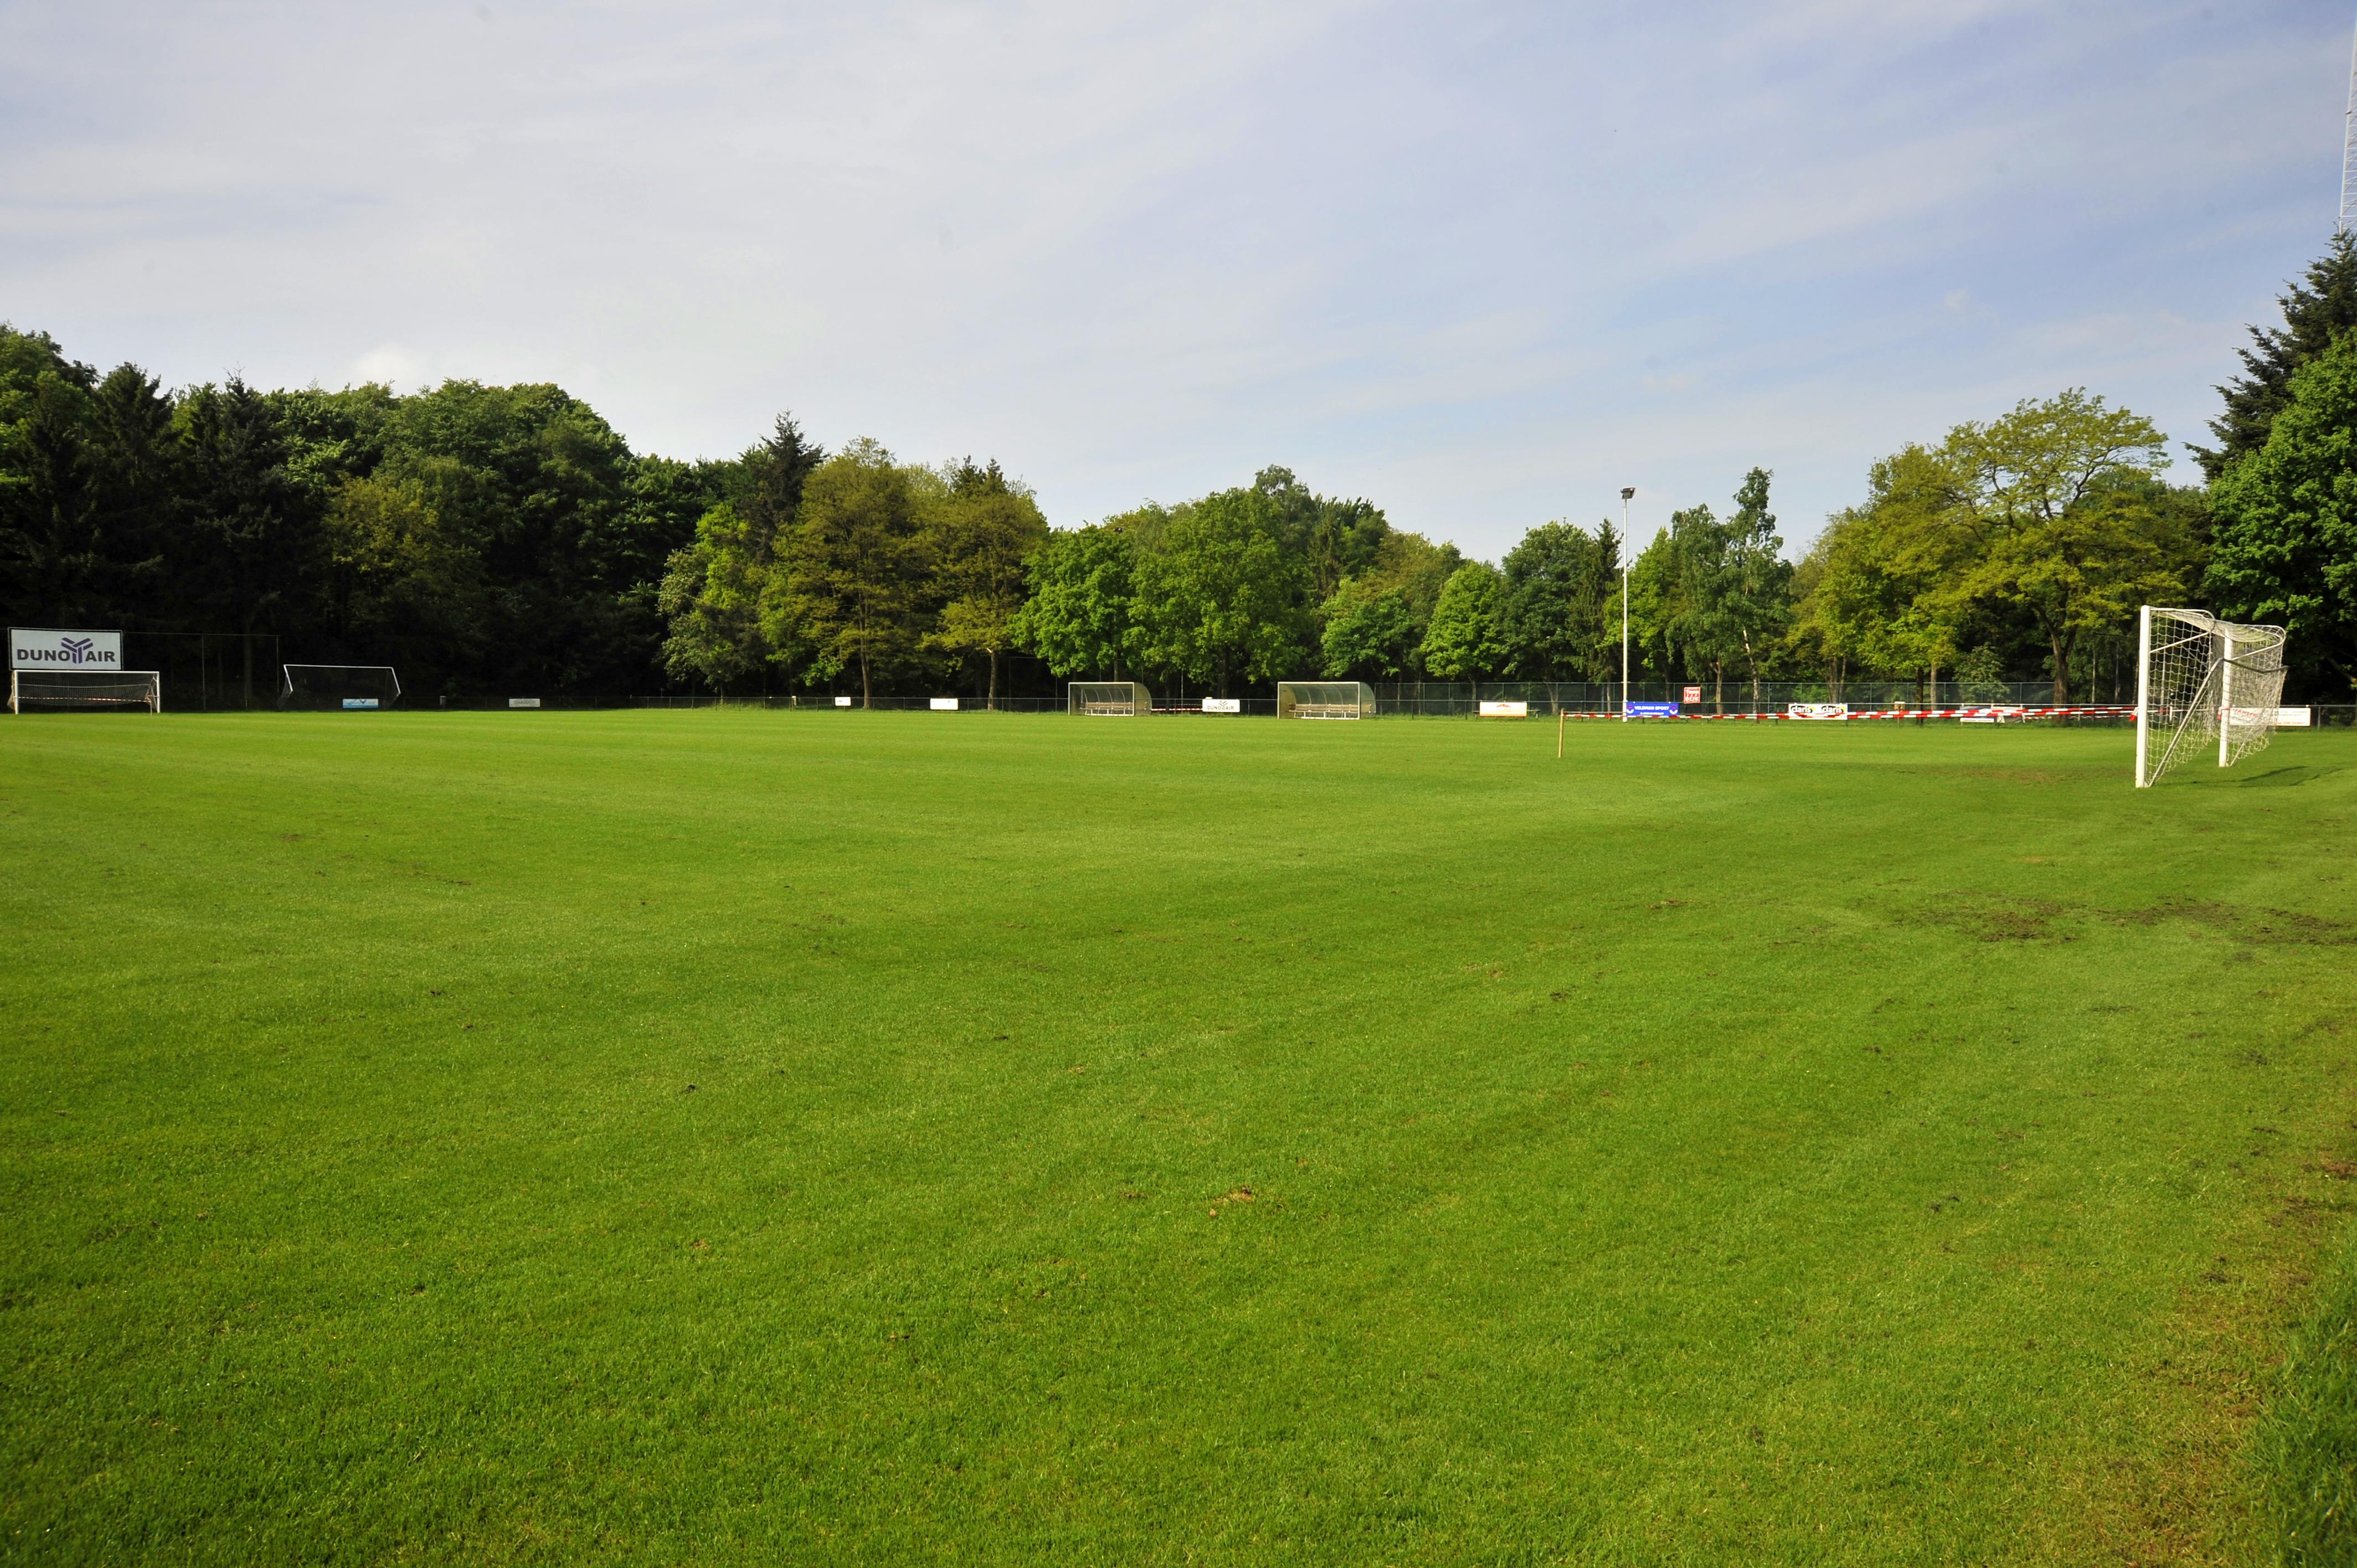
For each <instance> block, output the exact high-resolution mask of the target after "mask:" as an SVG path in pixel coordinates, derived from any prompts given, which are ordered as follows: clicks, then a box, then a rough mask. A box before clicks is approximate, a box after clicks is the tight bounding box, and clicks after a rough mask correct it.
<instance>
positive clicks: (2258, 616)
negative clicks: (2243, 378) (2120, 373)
mask: <svg viewBox="0 0 2357 1568" xmlns="http://www.w3.org/2000/svg"><path fill="white" fill-rule="evenodd" d="M2212 508H2213V510H2214V511H2215V516H2216V533H2215V537H2214V541H2213V543H2212V552H2211V556H2210V565H2209V574H2208V576H2207V579H2206V584H2207V587H2208V590H2209V592H2210V594H2211V596H2212V598H2213V599H2214V600H2215V601H2216V603H2217V604H2218V606H2219V607H2220V608H2221V609H2222V610H2224V611H2225V612H2226V613H2227V614H2228V615H2230V616H2233V617H2234V618H2237V619H2242V620H2255V621H2266V622H2272V623H2275V624H2278V625H2281V626H2283V627H2284V628H2286V629H2287V632H2288V633H2289V634H2290V647H2289V654H2290V657H2291V659H2292V660H2293V661H2294V663H2295V665H2296V666H2298V667H2299V668H2302V669H2304V670H2306V671H2310V672H2312V674H2313V675H2314V676H2316V677H2319V678H2321V679H2320V683H2322V684H2325V685H2326V686H2327V687H2328V689H2330V690H2333V691H2335V692H2336V693H2340V694H2341V696H2342V697H2343V699H2344V700H2345V697H2346V693H2348V692H2349V691H2350V688H2351V686H2352V682H2357V339H2352V338H2342V339H2341V341H2340V342H2338V343H2336V344H2335V345H2334V346H2333V348H2332V349H2331V351H2330V352H2329V353H2327V354H2325V355H2324V356H2323V357H2322V358H2320V359H2319V360H2316V361H2315V362H2313V363H2311V364H2309V365H2308V366H2307V367H2306V368H2304V369H2302V370H2301V371H2298V373H2297V374H2296V375H2294V376H2293V377H2292V378H2291V381H2290V385H2289V388H2288V392H2287V402H2286V403H2285V404H2284V407H2283V410H2282V412H2281V413H2278V414H2276V418H2275V423H2274V424H2273V426H2272V428H2271V430H2270V433H2269V435H2268V436H2267V441H2266V446H2262V447H2260V448H2259V449H2258V450H2257V451H2255V452H2252V453H2250V454H2249V455H2247V456H2244V457H2243V458H2242V459H2241V460H2240V461H2238V462H2236V463H2234V464H2233V466H2232V467H2228V468H2227V469H2226V471H2225V472H2224V473H2223V474H2222V476H2221V477H2220V478H2219V480H2218V482H2217V484H2216V485H2215V487H2213V489H2212Z"/></svg>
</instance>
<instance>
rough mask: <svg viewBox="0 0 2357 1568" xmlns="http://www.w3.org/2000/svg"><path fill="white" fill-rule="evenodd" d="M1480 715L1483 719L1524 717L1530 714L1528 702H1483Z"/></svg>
mask: <svg viewBox="0 0 2357 1568" xmlns="http://www.w3.org/2000/svg"><path fill="white" fill-rule="evenodd" d="M1481 716H1482V717H1483V718H1485V719H1526V718H1529V717H1530V716H1531V705H1530V704H1529V703H1482V704H1481Z"/></svg>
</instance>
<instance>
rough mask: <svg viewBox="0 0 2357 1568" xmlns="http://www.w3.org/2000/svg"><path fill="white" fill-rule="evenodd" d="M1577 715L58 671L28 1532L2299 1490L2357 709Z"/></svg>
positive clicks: (1044, 1518)
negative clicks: (1014, 706) (2170, 725)
mask: <svg viewBox="0 0 2357 1568" xmlns="http://www.w3.org/2000/svg"><path fill="white" fill-rule="evenodd" d="M1554 741H1555V736H1554V733H1553V731H1552V729H1551V728H1547V727H1544V726H1540V725H1511V724H1497V725H1477V724H1472V723H1466V724H1440V723H1433V724H1419V725H1394V724H1384V723H1372V724H1362V725H1281V724H1277V723H1275V722H1273V721H1243V720H1239V721H1237V722H1235V723H1232V724H1229V725H1221V724H1218V723H1216V722H1213V721H1203V722H1190V723H1184V724H1182V723H1177V722H1165V721H1144V722H1138V723H1132V724H1113V723H1093V722H1090V721H1084V720H1073V719H1068V718H1064V717H1060V716H1058V717H1040V718H1012V717H1000V716H994V715H960V716H957V717H950V716H948V715H941V716H935V715H931V714H905V715H904V714H878V715H869V714H832V713H830V714H737V713H730V714H714V713H697V714H653V713H648V714H555V713H546V714H514V715H510V714H448V715H444V714H374V715H351V716H349V717H348V716H346V715H341V714H337V715H317V716H310V715H305V716H285V717H280V716H276V715H254V716H250V717H249V716H215V717H204V716H194V715H189V716H182V715H169V716H167V717H165V718H163V719H157V720H149V719H145V718H141V719H135V720H129V719H125V720H115V719H85V718H74V717H66V718H58V719H31V720H23V721H11V722H8V723H7V724H6V725H5V731H0V854H5V865H6V867H7V870H8V875H6V876H5V878H0V915H5V918H6V920H7V922H8V929H10V930H11V931H13V932H15V933H16V934H17V936H18V939H19V940H18V941H17V942H16V944H15V945H14V947H13V949H12V951H11V956H10V959H9V961H8V962H7V964H6V965H5V966H0V1017H5V1019H6V1020H7V1021H8V1028H7V1029H6V1031H5V1034H0V1053H5V1057H0V1069H5V1075H6V1077H5V1081H6V1082H7V1084H8V1092H7V1095H6V1097H5V1101H0V1213H5V1215H6V1216H7V1224H6V1227H5V1230H0V1238H5V1240H0V1403H5V1411H6V1419H5V1423H0V1466H5V1473H6V1475H7V1476H8V1477H9V1484H8V1485H7V1486H6V1487H5V1488H0V1556H5V1557H6V1558H8V1559H11V1560H22V1561H27V1562H31V1561H39V1562H57V1563H81V1562H87V1563H114V1562H124V1561H133V1560H165V1561H173V1562H192V1563H210V1562H223V1563H232V1562H233V1563H250V1562H257V1561H292V1560H298V1559H299V1560H305V1561H317V1562H325V1563H361V1562H371V1563H373V1562H381V1561H388V1560H392V1561H414V1562H544V1563H579V1562H648V1563H654V1562H665V1563H669V1562H679V1561H687V1560H694V1561H699V1562H715V1563H733V1562H744V1563H907V1562H944V1563H946V1562H959V1563H1022V1562H1046V1561H1056V1562H1101V1563H1288V1564H1290V1563H1378V1562H1399V1563H1407V1562H1414V1563H1595V1564H1603V1563H1726V1562H1743V1563H2091V1562H2093V1563H2131V1562H2133V1563H2216V1562H2238V1561H2260V1560H2263V1559H2264V1558H2265V1556H2266V1554H2267V1553H2268V1552H2271V1551H2272V1550H2273V1547H2272V1539H2273V1538H2272V1536H2271V1534H2270V1531H2272V1530H2274V1529H2275V1528H2276V1520H2277V1518H2278V1514H2279V1512H2280V1509H2281V1507H2282V1505H2281V1504H2280V1501H2279V1500H2277V1501H2270V1500H2269V1499H2270V1498H2276V1499H2280V1498H2281V1497H2282V1496H2283V1495H2285V1494H2283V1493H2281V1492H2280V1491H2277V1492H2270V1491H2269V1490H2268V1487H2269V1486H2270V1485H2274V1484H2276V1483H2273V1482H2270V1481H2269V1480H2267V1479H2266V1477H2268V1476H2269V1475H2270V1474H2276V1475H2289V1474H2291V1472H2290V1471H2289V1470H2288V1469H2285V1468H2283V1467H2282V1466H2278V1467H2277V1470H2276V1471H2275V1472H2270V1471H2268V1470H2266V1469H2265V1468H2264V1467H2263V1465H2264V1463H2266V1462H2271V1461H2267V1460H2266V1455H2270V1454H2272V1455H2278V1456H2280V1455H2284V1454H2288V1453H2290V1452H2292V1449H2291V1448H2290V1447H2285V1446H2282V1445H2281V1444H2278V1446H2277V1447H2276V1448H2272V1449H2264V1450H2263V1449H2262V1448H2259V1447H2255V1446H2254V1443H2255V1439H2254V1435H2253V1434H2254V1433H2255V1431H2257V1430H2259V1429H2260V1423H2259V1417H2258V1414H2257V1412H2259V1410H2260V1408H2261V1406H2262V1404H2263V1402H2265V1401H2266V1397H2267V1394H2268V1391H2269V1390H2271V1389H2275V1388H2277V1387H2278V1386H2281V1385H2279V1384H2278V1382H2277V1381H2276V1379H2277V1371H2276V1367H2277V1362H2278V1360H2279V1359H2280V1356H2281V1353H2282V1348H2283V1346H2284V1345H2285V1343H2286V1342H2287V1339H2286V1336H2287V1329H2288V1326H2289V1325H2291V1324H2292V1323H2293V1322H2295V1321H2297V1320H2300V1319H2302V1318H2312V1319H2313V1320H2314V1321H2317V1322H2326V1321H2328V1320H2329V1319H2330V1301H2327V1302H2326V1303H2325V1304H2324V1305H2323V1306H2322V1307H2319V1298H2318V1292H2319V1288H2321V1287H2319V1286H2318V1285H2316V1284H2314V1283H2312V1282H2313V1281H2314V1280H2316V1279H2318V1278H2326V1279H2330V1278H2334V1277H2336V1276H2334V1275H2332V1274H2331V1273H2330V1270H2329V1269H2326V1268H2325V1267H2324V1266H2323V1265H2322V1264H2321V1263H2319V1259H2322V1258H2329V1257H2330V1256H2332V1255H2333V1253H2332V1251H2331V1250H2332V1249H2333V1248H2335V1247H2337V1246H2339V1245H2340V1244H2341V1243H2340V1242H2339V1240H2337V1238H2338V1237H2340V1236H2341V1235H2342V1234H2343V1233H2345V1231H2346V1230H2347V1223H2348V1212H2349V1208H2350V1195H2351V1191H2352V1185H2357V1184H2352V1181H2351V1180H2350V1179H2349V1173H2350V1172H2351V1171H2352V1169H2357V1127H2352V1122H2357V1102H2352V1098H2351V1094H2350V1086H2351V1085H2352V1083H2357V1071H2352V1069H2357V1030H2352V1025H2351V1021H2352V1019H2357V981H2352V966H2351V964H2350V962H2349V959H2350V953H2349V946H2350V934H2351V933H2352V931H2357V894H2352V885H2351V884H2349V883H2347V882H2344V881H2343V880H2342V873H2341V870H2340V869H2339V868H2340V867H2341V866H2343V865H2346V864H2347V862H2348V859H2349V852H2350V850H2351V848H2352V841H2351V837H2350V834H2351V831H2352V830H2351V828H2350V826H2349V823H2350V822H2352V820H2357V768H2350V767H2348V766H2347V765H2348V764H2349V763H2350V762H2352V760H2357V739H2352V737H2349V736H2341V735H2334V734H2324V733H2319V734H2307V735H2300V734H2294V735H2287V736H2283V737H2282V738H2281V739H2280V740H2279V741H2278V742H2277V743H2276V747H2275V748H2274V749H2273V750H2271V751H2270V752H2269V753H2267V754H2266V757H2264V758H2261V759H2258V761H2257V762H2256V763H2255V764H2254V765H2252V766H2264V767H2266V768H2272V769H2276V770H2278V771H2289V770H2298V774H2299V777H2298V779H2297V780H2292V781H2296V782H2297V783H2298V788H2283V787H2281V785H2280V783H2278V784H2274V785H2270V786H2269V787H2268V788H2267V789H2266V790H2257V789H2246V788H2244V787H2243V785H2242V784H2241V783H2239V782H2233V781H2232V780H2233V778H2234V776H2233V775H2225V776H2222V778H2221V779H2212V778H2208V777H2203V778H2200V779H2192V780H2190V781H2188V782H2187V783H2186V784H2185V785H2184V786H2183V787H2181V788H2180V787H2176V786H2175V784H2174V782H2172V785H2171V786H2166V787H2163V788H2162V789H2157V790H2152V791H2146V792H2136V791H2132V790H2130V789H2127V788H2126V744H2127V743H2126V736H2125V735H2124V734H2123V733H2122V732H2117V731H2093V730H2079V731H2046V730H2039V729H2035V728H2031V727H2028V726H2023V727H2018V728H2017V727H2007V728H2004V729H2001V730H1964V731H1959V730H1956V729H1937V728H1930V729H1922V730H1914V729H1896V728H1894V729H1891V730H1887V731H1886V730H1878V729H1873V728H1869V727H1868V726H1864V725H1859V726H1850V727H1848V728H1846V729H1845V728H1843V727H1841V726H1831V725H1827V726H1822V727H1811V726H1793V727H1792V729H1789V730H1777V729H1774V728H1771V727H1770V726H1758V727H1753V726H1736V725H1725V726H1703V725H1695V726H1686V727H1671V726H1662V727H1640V726H1629V727H1623V726H1620V725H1597V726H1593V727H1592V728H1589V729H1585V730H1581V731H1577V732H1575V734H1574V735H1573V736H1572V737H1571V750H1572V755H1570V756H1568V757H1566V758H1564V759H1563V760H1562V761H1560V762H1558V761H1556V760H1555V757H1554V755H1553V752H1554ZM2328 1294H2329V1293H2328ZM2332 1299H2334V1300H2337V1299H2338V1298H2337V1297H2336V1298H2332ZM2319 1311H2321V1312H2323V1313H2324V1316H2322V1317H2318V1316H2315V1315H2316V1314H2317V1313H2319ZM2318 1332H2320V1333H2323V1334H2325V1336H2326V1337H2325V1338H2322V1339H2317V1338H2311V1339H2310V1340H2308V1341H2303V1344H2305V1345H2308V1346H2309V1347H2310V1348H2309V1349H2304V1350H2302V1351H2301V1353H2300V1357H2299V1358H2297V1359H2295V1361H2294V1362H2293V1367H2294V1369H2295V1371H2294V1374H2293V1375H2294V1386H2297V1387H2299V1388H2309V1387H2311V1386H2318V1385H2316V1384H2315V1380H2314V1379H2313V1378H2312V1377H2310V1376H2309V1372H2308V1371H2307V1370H2303V1369H2312V1368H2315V1367H2319V1366H2323V1367H2330V1366H2331V1365H2333V1364H2335V1363H2334V1361H2333V1356H2334V1355H2335V1354H2338V1353H2337V1352H2329V1351H2318V1350H2316V1349H2314V1348H2313V1347H2315V1346H2319V1345H2328V1346H2329V1345H2330V1344H2338V1343H2339V1341H2337V1340H2331V1339H2330V1333H2331V1332H2332V1331H2330V1330H2329V1329H2326V1330H2319V1331H2318ZM2343 1364H2345V1363H2343ZM2303 1380H2305V1381H2303ZM2301 1397H2303V1398H2305V1397H2308V1396H2305V1395H2303V1396H2301ZM2337 1398H2338V1396H2337V1395H2332V1396H2330V1397H2329V1398H2328V1397H2327V1396H2325V1395H2318V1396H2316V1398H2315V1399H2314V1400H2311V1402H2310V1407H2308V1408H2313V1409H2317V1410H2330V1409H2337V1408H2340V1407H2339V1406H2336V1405H2333V1404H2332V1403H2331V1400H2332V1399H2337ZM2319 1401H2320V1402H2319ZM2282 1409H2283V1410H2284V1411H2285V1412H2294V1407H2293V1406H2292V1405H2290V1404H2286V1405H2284V1406H2283V1407H2282ZM2267 1419H2268V1421H2269V1422H2270V1423H2276V1422H2277V1418H2276V1417H2275V1416H2270V1417H2269V1418H2267ZM2298 1419H2300V1418H2298V1416H2297V1414H2296V1412H2295V1413H2286V1414H2285V1415H2283V1416H2282V1417H2281V1421H2280V1423H2278V1424H2270V1425H2267V1426H2266V1431H2269V1432H2290V1431H2292V1430H2294V1428H2295V1427H2296V1426H2297V1425H2298ZM2299 1430H2323V1428H2321V1427H2318V1426H2316V1425H2315V1423H2310V1426H2309V1427H2308V1428H2300V1429H2299ZM2336 1430H2337V1429H2336ZM2268 1441H2269V1442H2276V1439H2273V1438H2270V1439H2268ZM2302 1442H2303V1443H2305V1444H2306V1446H2304V1447H2301V1448H2300V1449H2299V1451H2300V1452H2302V1453H2315V1452H2326V1451H2329V1450H2328V1449H2320V1448H2319V1447H2318V1446H2317V1445H2316V1444H2313V1443H2307V1441H2306V1440H2305V1439H2303V1440H2302ZM2287 1484H2289V1483H2287ZM2297 1485H2298V1486H2306V1485H2307V1483H2305V1482H2299V1483H2297ZM2301 1495H2304V1496H2305V1495H2322V1494H2320V1493H2317V1492H2316V1491H2315V1488H2314V1487H2309V1490H2308V1491H2307V1492H2304V1493H2302V1494H2301Z"/></svg>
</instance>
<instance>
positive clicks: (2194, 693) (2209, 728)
mask: <svg viewBox="0 0 2357 1568" xmlns="http://www.w3.org/2000/svg"><path fill="white" fill-rule="evenodd" d="M2283 686H2284V628H2281V627H2279V626H2244V625H2240V624H2238V623H2236V622H2234V621H2230V620H2221V619H2219V618H2217V617H2216V616H2213V615H2212V614H2211V613H2210V612H2209V611H2208V610H2182V609H2166V608H2163V607H2160V606H2158V605H2147V606H2145V607H2144V610H2143V612H2142V614H2141V615H2140V616H2139V617H2138V618H2137V622H2136V788H2137V789H2145V788H2147V786H2149V785H2151V784H2154V783H2156V782H2158V780H2159V779H2160V777H2161V776H2162V775H2163V774H2165V773H2167V772H2168V771H2169V769H2170V768H2180V767H2183V766H2184V765H2185V764H2187V763H2189V762H2194V761H2200V760H2203V759H2206V758H2208V757H2211V756H2212V754H2213V753H2214V755H2215V756H2216V757H2217V759H2218V766H2219V767H2221V768H2232V767H2233V766H2234V764H2236V763H2237V762H2240V761H2242V760H2243V758H2244V757H2248V756H2250V755H2251V754H2252V753H2254V752H2257V751H2262V750H2265V749H2266V744H2267V742H2268V741H2270V740H2272V739H2274V738H2275V733H2276V722H2277V718H2278V716H2279V712H2280V705H2281V703H2282V702H2283Z"/></svg>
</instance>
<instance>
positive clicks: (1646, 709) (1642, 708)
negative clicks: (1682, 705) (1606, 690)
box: [1620, 703, 1678, 719]
mask: <svg viewBox="0 0 2357 1568" xmlns="http://www.w3.org/2000/svg"><path fill="white" fill-rule="evenodd" d="M1620 711H1621V712H1622V713H1624V714H1628V715H1629V716H1630V717H1631V718H1632V719H1674V718H1676V717H1677V716H1678V705H1677V703H1621V704H1620Z"/></svg>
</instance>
